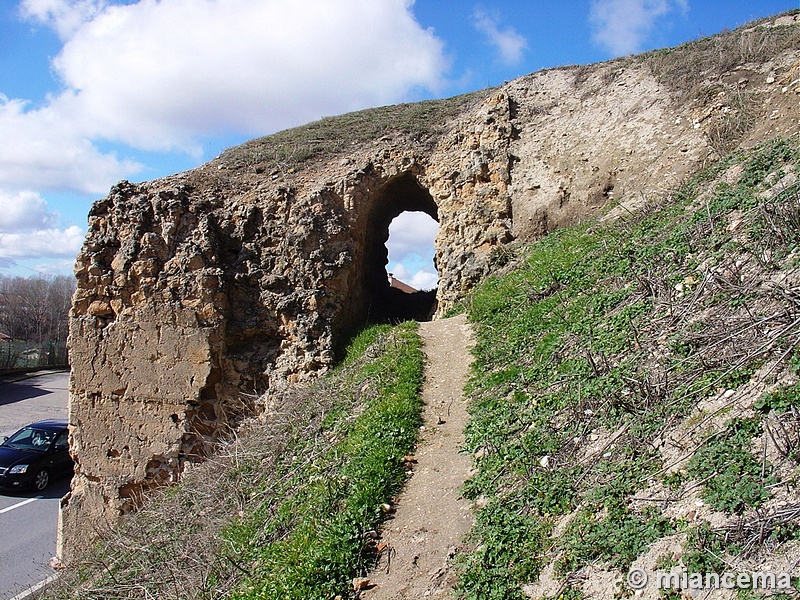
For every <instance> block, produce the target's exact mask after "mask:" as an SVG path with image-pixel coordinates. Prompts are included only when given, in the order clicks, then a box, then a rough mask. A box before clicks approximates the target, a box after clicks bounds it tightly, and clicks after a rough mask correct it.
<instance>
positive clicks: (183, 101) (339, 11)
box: [54, 0, 447, 150]
mask: <svg viewBox="0 0 800 600" xmlns="http://www.w3.org/2000/svg"><path fill="white" fill-rule="evenodd" d="M411 5H412V3H411V2H409V1H407V0H382V1H376V0H337V1H336V2H330V0H294V1H292V2H285V1H283V0H207V1H204V2H196V1H193V0H161V1H160V2H155V1H154V0H141V1H140V2H138V3H136V4H130V5H125V6H108V7H107V8H106V9H105V10H103V11H102V12H101V13H100V14H98V15H96V16H95V17H94V18H93V19H91V20H90V21H88V22H86V23H84V24H83V25H81V26H80V27H79V28H78V29H77V30H76V31H75V32H74V34H73V35H72V36H71V37H70V39H69V40H68V41H67V42H66V43H65V45H64V47H63V49H62V51H61V53H60V54H59V55H58V56H57V57H56V59H55V63H54V64H55V68H56V70H57V72H58V74H59V75H60V77H61V78H62V80H63V82H64V84H65V86H66V87H67V88H69V89H70V90H73V91H74V93H73V94H72V95H71V97H70V98H69V105H70V106H71V107H72V109H73V110H74V111H75V112H77V113H79V114H80V115H81V116H82V117H83V118H85V119H86V120H87V123H85V124H84V127H85V129H87V130H88V131H89V133H90V135H91V136H101V137H104V138H107V139H113V140H118V141H122V142H125V143H127V144H131V145H134V146H136V147H138V148H142V149H148V150H169V149H176V148H178V149H183V150H196V140H197V138H198V136H204V135H213V134H217V133H220V132H228V131H234V132H238V133H246V134H265V133H269V132H272V131H275V130H276V129H281V128H284V127H287V126H289V125H291V124H293V123H298V122H307V121H309V120H313V119H317V118H319V117H322V116H326V115H331V114H338V113H341V112H345V111H348V110H352V109H356V108H363V107H366V106H374V105H379V104H386V103H394V102H397V101H399V100H401V99H403V98H404V97H406V96H407V95H408V94H409V92H410V91H411V90H413V89H414V88H417V87H424V88H428V89H436V88H438V87H439V86H440V85H441V83H442V73H443V72H444V70H445V69H446V67H447V65H446V61H445V59H444V55H443V44H442V42H441V41H440V40H439V39H437V38H436V37H435V36H434V35H433V33H432V32H431V31H429V30H425V29H423V28H422V27H420V25H419V23H417V21H416V20H415V19H414V17H413V14H412V13H411V10H410V9H411Z"/></svg>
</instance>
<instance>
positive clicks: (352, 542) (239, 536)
mask: <svg viewBox="0 0 800 600" xmlns="http://www.w3.org/2000/svg"><path fill="white" fill-rule="evenodd" d="M354 345H356V346H364V345H365V344H364V343H363V342H362V341H361V340H359V339H358V338H356V340H355V341H354ZM384 349H385V350H386V352H385V353H384V354H381V355H380V356H378V357H376V358H375V359H374V360H373V361H371V362H370V363H369V364H367V365H365V367H364V368H363V371H362V375H363V378H364V381H366V382H370V383H369V385H375V386H376V389H375V390H374V394H373V395H372V397H371V398H370V400H369V401H368V402H367V403H366V404H365V405H364V406H363V407H361V410H360V412H359V414H358V415H357V416H355V418H353V419H352V420H348V419H344V420H337V421H336V424H335V425H333V427H332V428H331V429H330V430H328V431H323V432H320V433H321V434H322V435H324V434H326V433H329V432H330V433H331V434H333V435H335V436H336V437H338V438H340V440H339V441H338V442H337V443H335V444H333V445H332V446H330V447H329V448H327V449H326V450H325V451H324V452H319V453H317V452H315V450H314V449H313V448H309V447H304V448H297V449H296V453H297V455H298V457H300V456H302V457H303V458H302V459H300V460H301V461H302V462H301V464H296V463H292V464H289V465H287V473H286V475H287V476H288V477H289V480H288V482H287V489H290V490H292V492H293V494H292V495H291V496H289V497H285V496H284V495H283V494H278V495H277V497H276V496H274V495H273V496H271V497H270V499H269V500H268V501H267V504H268V505H269V511H268V512H267V511H266V510H261V511H258V512H257V513H255V514H254V515H252V516H251V517H250V518H246V519H243V520H242V522H240V523H236V524H235V525H232V526H231V527H229V528H228V529H227V530H226V532H225V534H224V538H225V540H226V542H228V544H229V547H230V554H229V556H230V558H231V559H232V560H241V557H243V556H244V557H248V560H247V563H249V566H248V570H250V571H251V572H252V576H251V577H248V578H247V579H246V581H244V582H243V583H242V584H241V585H240V586H239V588H238V590H237V591H236V592H235V593H234V594H233V595H232V596H231V597H232V598H242V599H244V598H287V599H289V598H297V599H309V600H311V599H315V598H319V599H324V598H332V597H333V596H335V595H336V594H344V593H345V590H346V589H347V586H348V582H349V581H350V579H352V577H354V576H356V575H364V574H366V573H367V571H368V569H369V568H370V567H371V565H372V562H373V552H372V548H371V542H372V538H371V537H370V536H369V535H368V533H369V532H370V531H372V530H374V529H376V528H377V527H378V526H379V525H380V523H381V522H382V520H383V518H384V516H385V511H384V509H382V505H383V504H385V503H387V502H390V501H391V499H392V498H393V497H394V495H396V494H397V493H398V492H399V490H400V487H401V485H402V483H403V481H404V480H405V477H406V475H405V468H404V466H403V462H402V458H403V456H405V455H407V454H409V453H410V452H412V450H413V448H414V446H415V443H416V440H417V432H418V429H419V425H420V410H421V404H420V396H419V391H420V386H421V383H422V378H421V377H422V376H421V374H422V355H421V351H420V346H419V341H418V338H417V336H416V333H415V331H414V327H413V326H412V325H411V324H406V325H402V326H399V327H398V328H397V329H396V330H395V331H394V334H393V339H392V341H391V343H390V344H388V345H386V346H385V347H384ZM309 455H311V456H314V460H313V461H309V460H308V456H309ZM276 534H278V535H276ZM265 537H266V539H268V543H266V544H264V543H263V541H262V540H263V539H264V538H265Z"/></svg>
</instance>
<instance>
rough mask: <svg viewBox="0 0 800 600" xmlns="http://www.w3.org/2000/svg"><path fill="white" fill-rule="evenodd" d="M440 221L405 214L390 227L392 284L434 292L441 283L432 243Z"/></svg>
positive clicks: (389, 267) (389, 247)
mask: <svg viewBox="0 0 800 600" xmlns="http://www.w3.org/2000/svg"><path fill="white" fill-rule="evenodd" d="M437 233H439V222H438V221H436V219H434V218H432V217H431V216H430V215H428V214H427V213H424V212H422V211H405V212H403V213H400V214H399V215H398V216H397V217H395V218H394V219H393V220H392V222H391V224H390V225H389V240H388V241H387V242H386V248H387V249H388V250H389V263H388V265H387V267H386V271H387V273H386V275H387V277H388V279H389V285H391V286H393V287H397V288H398V289H401V290H403V291H406V292H414V291H420V292H429V291H431V290H435V289H436V286H437V284H438V281H439V274H438V272H437V271H436V257H435V254H434V248H433V241H434V239H435V238H436V234H437Z"/></svg>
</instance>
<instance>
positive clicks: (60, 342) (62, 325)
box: [0, 275, 75, 364]
mask: <svg viewBox="0 0 800 600" xmlns="http://www.w3.org/2000/svg"><path fill="white" fill-rule="evenodd" d="M74 291H75V280H74V278H72V277H69V276H66V275H61V276H53V277H4V276H0V331H2V332H3V333H5V334H6V335H8V336H9V337H10V338H11V340H12V341H13V342H24V343H25V344H27V345H30V346H31V347H36V348H38V355H39V357H40V363H41V364H58V363H65V362H66V341H67V326H68V318H69V307H70V303H71V300H72V294H73V292H74Z"/></svg>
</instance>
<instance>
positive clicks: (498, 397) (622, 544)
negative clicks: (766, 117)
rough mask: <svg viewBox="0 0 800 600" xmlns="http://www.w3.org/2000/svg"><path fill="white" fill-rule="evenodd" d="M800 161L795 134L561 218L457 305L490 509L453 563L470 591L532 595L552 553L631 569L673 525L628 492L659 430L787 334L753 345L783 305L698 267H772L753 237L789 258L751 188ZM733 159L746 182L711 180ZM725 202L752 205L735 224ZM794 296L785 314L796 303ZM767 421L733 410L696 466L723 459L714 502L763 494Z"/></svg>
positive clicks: (695, 471)
mask: <svg viewBox="0 0 800 600" xmlns="http://www.w3.org/2000/svg"><path fill="white" fill-rule="evenodd" d="M798 159H800V150H799V149H798V145H797V140H796V139H793V140H780V139H778V140H774V141H773V142H770V143H768V144H765V145H764V146H763V147H762V148H760V149H758V150H757V151H755V152H752V153H750V154H744V153H740V154H738V155H734V156H730V157H728V158H726V159H725V160H724V161H720V162H719V163H717V164H715V165H713V166H711V167H709V168H708V169H706V170H705V171H703V172H701V173H699V174H698V175H697V176H695V177H694V178H692V179H690V180H688V181H686V182H685V183H684V184H683V185H681V186H680V187H679V188H678V189H676V190H675V192H674V193H673V194H672V195H671V197H670V198H668V199H667V200H666V201H664V202H662V203H661V204H660V205H655V206H650V207H648V209H647V210H646V211H645V212H642V213H640V214H636V215H631V216H630V217H629V218H627V219H624V220H622V221H621V222H618V223H615V224H610V225H605V226H586V225H584V226H574V227H570V228H565V229H562V230H559V231H556V232H554V233H553V234H551V235H549V236H547V237H546V238H544V239H543V240H541V241H540V242H538V243H536V244H534V245H533V246H532V247H531V248H529V250H528V252H527V254H526V255H524V256H523V258H522V259H520V260H519V262H518V264H517V267H516V269H515V270H513V271H511V272H509V273H508V274H506V275H504V276H502V277H498V278H493V279H490V280H488V281H486V282H484V283H483V284H482V285H481V286H479V288H478V289H477V290H476V291H475V292H474V293H473V294H472V296H471V297H470V298H469V299H468V300H467V301H465V302H464V307H465V309H466V311H467V313H468V316H469V319H470V320H471V321H472V322H473V323H474V325H475V328H476V337H477V343H476V346H475V350H474V354H475V361H474V363H473V373H472V377H471V380H470V383H469V386H468V388H469V389H468V392H469V396H470V400H471V404H470V406H471V409H470V411H471V419H470V422H469V423H468V425H467V429H466V437H467V441H466V447H467V450H469V451H470V452H472V453H474V454H475V456H476V467H477V472H476V473H475V475H474V476H473V477H472V478H471V479H470V481H468V482H467V483H466V485H465V487H464V493H465V495H466V496H467V497H469V498H473V499H481V505H482V506H483V508H481V509H479V510H478V511H477V515H476V525H475V528H474V530H473V533H472V538H473V541H474V543H475V545H476V547H477V550H476V551H475V552H473V553H472V554H471V555H468V556H466V557H464V558H463V559H462V561H461V563H460V565H459V568H460V573H461V584H460V585H461V587H460V593H461V594H462V596H463V597H464V598H467V599H474V600H479V599H480V600H483V599H487V598H498V599H499V598H523V597H524V595H523V593H522V591H521V586H522V585H523V584H524V583H527V582H530V581H533V580H535V579H536V578H537V577H538V575H539V573H540V571H541V569H542V568H543V566H544V565H545V564H547V563H549V562H555V565H556V571H557V573H560V574H561V575H562V576H564V577H566V576H568V575H569V573H573V572H575V571H578V570H580V569H582V568H583V567H585V566H587V565H591V564H596V563H598V562H599V563H600V564H605V565H608V566H610V567H613V568H617V569H619V570H621V571H623V572H624V571H625V569H627V568H628V567H629V566H630V564H631V562H632V561H633V560H634V559H635V558H636V557H637V556H639V555H640V554H641V553H642V552H643V551H644V550H645V549H646V547H647V545H648V544H649V543H650V542H652V541H654V540H656V539H658V538H660V537H663V536H664V535H668V534H671V533H674V532H675V531H677V530H678V528H679V527H680V526H681V525H680V524H679V523H676V522H672V521H671V520H670V519H667V518H664V517H662V516H661V514H660V512H659V510H656V509H655V508H654V507H650V508H647V507H644V508H643V507H641V506H636V505H633V504H632V503H631V498H633V497H634V496H635V495H636V493H637V492H638V491H640V490H642V489H643V488H645V487H646V486H648V485H649V484H650V483H651V482H652V481H653V480H655V479H658V478H660V477H661V475H660V473H661V471H662V469H663V468H664V466H665V465H664V464H663V461H662V459H661V456H660V454H659V453H658V452H657V451H656V450H655V448H654V447H653V445H652V443H651V442H652V441H653V440H654V439H658V437H659V436H661V435H664V434H665V432H667V431H668V430H669V429H670V428H671V427H674V426H675V425H676V424H677V423H679V422H680V420H681V419H682V418H685V417H686V416H688V415H689V414H690V413H691V411H692V410H693V409H694V408H695V406H696V405H697V403H698V402H699V401H700V400H702V399H704V398H706V397H708V396H709V395H711V394H717V393H719V392H721V391H724V390H725V389H736V388H738V387H739V386H741V385H743V384H745V383H747V382H749V380H750V378H751V377H752V375H753V374H754V373H755V372H756V370H757V368H758V367H759V366H760V365H761V364H763V362H764V360H765V357H766V355H767V353H769V352H783V349H785V348H786V347H787V346H788V345H789V344H790V343H791V342H790V339H789V338H790V336H789V335H787V336H786V337H783V338H781V339H776V340H774V343H773V345H772V346H771V347H769V348H763V347H760V345H762V344H763V337H759V335H758V330H757V329H756V328H755V326H754V325H753V323H754V321H755V320H756V319H757V318H758V317H759V316H760V315H761V313H763V312H768V311H767V309H766V306H769V310H773V309H774V308H775V304H774V303H773V298H772V296H771V295H770V292H769V291H768V290H767V289H766V288H765V287H763V286H761V285H760V284H759V281H758V280H757V279H756V280H749V279H745V280H742V281H738V282H737V284H736V285H730V283H729V282H728V281H727V280H723V279H722V278H718V279H715V278H713V277H710V276H708V275H706V273H705V272H704V271H703V270H701V265H709V264H711V265H715V266H716V267H717V268H719V269H726V268H729V267H730V266H732V265H733V264H734V261H735V260H737V259H741V258H742V257H744V258H746V259H747V260H749V261H750V263H752V264H757V265H758V268H764V263H763V262H759V260H757V259H756V258H754V255H755V254H756V253H757V252H760V250H759V248H757V247H756V243H757V244H760V245H765V244H767V245H770V244H771V246H770V247H771V248H772V249H773V250H776V252H775V253H774V254H773V255H772V256H773V261H772V267H771V268H780V266H781V264H782V263H781V262H780V260H781V259H782V258H783V257H786V256H788V255H789V252H790V250H791V249H788V250H787V249H779V248H778V246H780V245H781V244H782V241H781V237H780V236H781V233H780V230H781V227H780V226H775V224H774V223H772V224H770V223H767V222H766V221H765V220H764V219H763V215H762V209H763V206H764V203H765V201H764V200H763V199H761V198H760V197H759V195H758V194H759V193H760V192H762V191H763V190H764V189H767V188H768V187H769V185H770V184H769V181H767V179H768V177H769V176H772V179H773V180H774V179H775V177H776V175H780V173H782V172H783V171H784V170H785V169H796V168H797V164H798V162H800V161H799V160H798ZM736 163H741V164H742V166H743V169H742V175H741V177H740V178H739V179H738V180H737V181H735V182H732V183H725V184H713V182H714V181H715V180H716V179H717V178H718V177H719V175H720V174H722V173H723V172H724V171H725V170H726V169H727V168H728V167H730V166H731V165H733V164H736ZM710 185H715V187H714V189H713V190H712V191H713V193H712V194H711V195H710V196H708V199H707V201H706V202H705V203H703V205H702V206H698V205H697V204H696V203H695V200H696V198H697V197H698V196H699V194H701V193H702V192H704V191H706V189H707V188H708V187H709V186H710ZM784 203H786V202H785V201H784ZM732 211H740V212H741V213H742V214H744V215H745V224H744V225H743V226H742V228H741V230H740V232H739V234H740V235H738V236H737V237H734V236H732V235H731V234H730V232H729V231H728V229H727V224H728V219H729V215H730V214H731V213H732ZM756 232H757V235H756ZM748 236H749V237H748ZM761 305H763V306H765V308H764V309H761V308H759V307H760V306H761ZM783 309H784V310H785V317H781V318H786V319H791V314H793V312H792V311H794V308H793V307H792V306H788V303H784V305H783ZM700 311H703V312H702V319H703V320H700V321H698V319H699V318H701V313H700ZM782 322H783V321H782ZM656 352H657V354H658V355H659V356H660V358H659V359H657V360H656V359H654V354H655V353H656ZM774 402H775V403H778V404H780V405H783V404H785V402H784V401H783V400H775V401H774ZM757 422H758V419H754V420H753V422H752V423H750V422H745V421H742V422H735V423H732V424H731V425H730V428H731V431H732V432H733V433H731V434H721V435H718V436H716V437H715V438H714V440H710V441H709V442H708V443H706V444H705V445H704V446H703V448H704V450H702V451H701V453H700V454H699V455H698V458H697V459H696V460H695V462H694V463H693V464H692V467H691V469H690V474H689V477H690V478H692V479H695V480H700V479H702V478H704V477H707V476H708V475H709V473H712V472H713V473H715V474H716V473H719V474H721V476H720V477H719V479H718V480H714V479H713V478H712V479H711V481H710V482H708V483H706V484H705V485H704V487H703V494H704V497H705V498H707V499H708V501H709V502H710V503H712V504H713V505H714V506H715V507H718V508H719V509H720V510H725V511H728V512H733V513H737V514H739V513H741V512H742V511H744V510H745V509H752V508H756V507H758V506H760V505H761V504H762V503H763V502H764V500H765V499H766V497H767V496H768V491H767V489H766V487H765V485H767V484H768V483H770V482H771V480H770V479H769V476H768V475H769V469H770V467H769V465H766V466H762V461H761V460H759V459H758V458H757V457H756V456H755V455H753V454H752V453H751V452H750V447H749V444H750V443H751V442H752V439H753V437H754V436H756V435H758V433H759V431H758V425H757ZM612 435H613V436H614V437H613V441H609V440H611V438H612ZM604 441H605V442H607V443H605V444H604V443H603V442H604ZM763 469H766V475H764V476H762V470H763ZM567 515H572V516H571V517H570V521H569V522H568V523H567V524H566V526H565V527H563V528H562V531H563V532H562V533H561V534H560V535H559V536H553V531H554V528H555V526H556V525H557V524H558V523H559V522H560V521H561V520H562V519H563V518H565V517H566V516H567ZM701 554H702V553H701Z"/></svg>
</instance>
